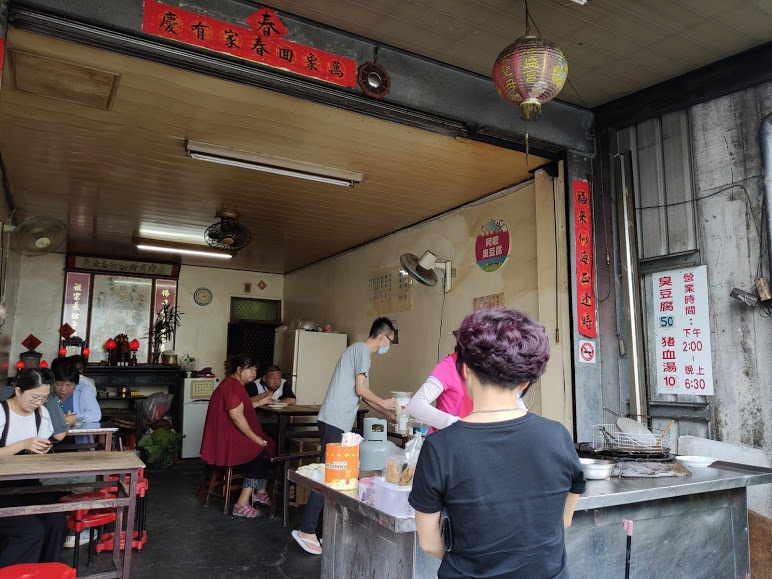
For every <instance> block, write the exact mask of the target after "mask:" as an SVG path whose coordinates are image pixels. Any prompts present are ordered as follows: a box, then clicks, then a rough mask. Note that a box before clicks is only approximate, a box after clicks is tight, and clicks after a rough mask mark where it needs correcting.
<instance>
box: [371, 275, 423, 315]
mask: <svg viewBox="0 0 772 579" xmlns="http://www.w3.org/2000/svg"><path fill="white" fill-rule="evenodd" d="M367 299H368V302H369V303H370V308H369V309H370V313H371V314H372V313H375V314H378V315H382V314H388V313H391V312H409V311H410V310H411V309H412V308H413V279H412V278H411V277H410V276H409V275H408V273H407V272H406V271H405V270H403V269H402V268H401V267H400V266H398V265H395V266H393V267H389V268H386V269H381V270H379V271H375V272H371V273H370V274H369V275H368V276H367Z"/></svg>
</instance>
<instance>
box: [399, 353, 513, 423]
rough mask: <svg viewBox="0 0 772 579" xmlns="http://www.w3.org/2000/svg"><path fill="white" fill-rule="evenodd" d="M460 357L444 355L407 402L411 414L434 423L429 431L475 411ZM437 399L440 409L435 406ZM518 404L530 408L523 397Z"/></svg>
mask: <svg viewBox="0 0 772 579" xmlns="http://www.w3.org/2000/svg"><path fill="white" fill-rule="evenodd" d="M457 358H458V355H457V354H455V353H453V354H451V355H450V356H446V357H445V358H443V359H442V360H441V361H440V363H439V364H437V366H436V367H435V368H434V370H432V373H431V374H429V377H428V378H427V379H426V382H424V385H423V386H421V388H419V390H418V392H416V393H415V395H414V396H413V398H411V399H410V402H409V403H408V405H407V411H408V413H409V414H410V416H412V417H413V418H415V419H416V420H420V421H421V422H423V423H424V424H428V425H429V426H431V429H430V430H429V434H431V433H432V432H434V431H435V430H442V429H443V428H447V427H448V426H450V425H451V424H453V423H454V422H455V421H456V420H459V419H461V418H466V416H467V415H468V414H469V413H470V412H471V411H472V400H471V399H470V398H469V393H468V392H467V390H466V382H464V379H463V378H462V377H461V375H460V374H459V372H458V369H457V367H456V361H457ZM435 400H436V401H437V403H436V408H435V407H434V406H432V402H434V401H435ZM517 406H518V408H520V409H521V410H527V408H526V406H525V404H524V403H523V401H522V400H521V399H520V398H518V399H517Z"/></svg>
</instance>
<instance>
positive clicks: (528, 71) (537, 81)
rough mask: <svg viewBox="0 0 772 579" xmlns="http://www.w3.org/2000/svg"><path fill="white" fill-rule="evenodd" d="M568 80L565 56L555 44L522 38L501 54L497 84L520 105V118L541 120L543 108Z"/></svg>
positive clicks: (504, 95) (501, 93) (496, 70)
mask: <svg viewBox="0 0 772 579" xmlns="http://www.w3.org/2000/svg"><path fill="white" fill-rule="evenodd" d="M567 77H568V61H567V60H566V56H565V54H563V51H562V50H560V49H559V48H558V47H557V46H556V45H555V44H554V43H553V42H550V41H549V40H544V39H543V38H539V37H538V36H529V35H528V36H522V37H520V38H518V39H517V40H515V42H514V43H513V44H510V45H509V46H507V47H506V48H505V49H504V50H502V51H501V54H499V56H498V58H497V59H496V63H495V64H494V65H493V84H494V85H495V86H496V90H497V91H498V93H499V96H500V97H501V98H502V99H504V100H505V101H507V102H509V103H512V104H515V105H519V106H520V118H521V119H523V120H524V121H538V120H539V118H540V117H541V105H542V104H544V103H546V102H549V101H551V100H552V99H554V98H555V97H556V96H557V95H558V93H559V92H560V90H561V89H562V88H563V85H564V84H565V82H566V78H567Z"/></svg>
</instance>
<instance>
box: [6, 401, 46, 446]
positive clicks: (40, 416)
mask: <svg viewBox="0 0 772 579" xmlns="http://www.w3.org/2000/svg"><path fill="white" fill-rule="evenodd" d="M0 404H1V405H2V406H3V411H4V412H5V426H4V427H3V434H2V436H0V448H3V447H4V446H5V441H6V440H7V439H8V427H9V425H10V424H11V408H10V406H8V401H7V400H0ZM42 422H43V411H42V410H41V409H40V408H38V409H37V410H36V411H35V436H37V435H38V434H40V424H41V423H42Z"/></svg>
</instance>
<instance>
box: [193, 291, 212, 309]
mask: <svg viewBox="0 0 772 579" xmlns="http://www.w3.org/2000/svg"><path fill="white" fill-rule="evenodd" d="M193 299H194V300H195V302H196V303H197V304H198V305H199V306H208V305H209V304H210V303H212V290H210V289H208V288H205V287H200V288H198V289H197V290H196V291H194V292H193Z"/></svg>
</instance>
